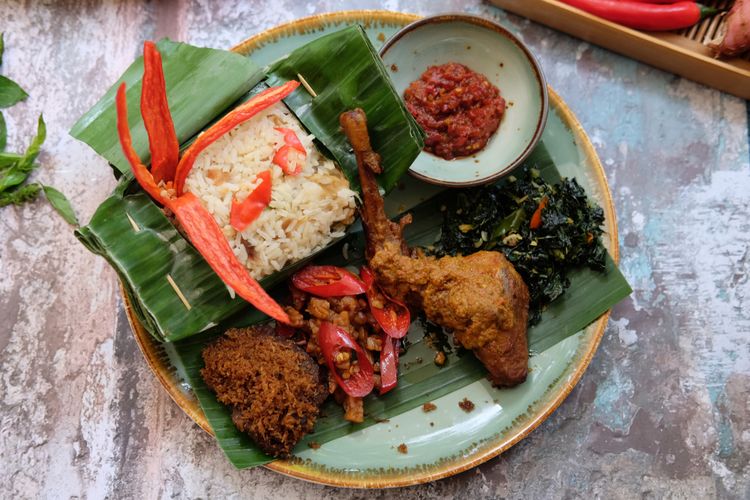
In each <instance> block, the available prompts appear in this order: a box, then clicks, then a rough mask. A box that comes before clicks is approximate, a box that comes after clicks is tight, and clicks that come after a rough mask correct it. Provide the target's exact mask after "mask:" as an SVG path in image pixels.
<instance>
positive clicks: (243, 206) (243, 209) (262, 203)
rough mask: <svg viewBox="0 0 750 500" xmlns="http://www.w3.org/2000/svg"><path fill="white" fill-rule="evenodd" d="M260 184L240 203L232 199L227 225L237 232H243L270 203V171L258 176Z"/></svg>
mask: <svg viewBox="0 0 750 500" xmlns="http://www.w3.org/2000/svg"><path fill="white" fill-rule="evenodd" d="M258 179H260V184H258V186H257V187H256V188H255V189H253V192H252V193H250V194H249V195H247V197H246V198H245V199H244V200H242V201H237V199H236V198H232V208H231V210H230V212H229V224H231V225H232V227H233V228H235V229H236V230H237V231H244V230H245V228H246V227H247V226H249V225H250V224H252V222H253V221H254V220H255V219H257V218H258V217H259V216H260V214H261V213H263V210H265V208H266V207H267V206H268V205H270V203H271V171H270V170H264V171H263V172H261V173H259V174H258Z"/></svg>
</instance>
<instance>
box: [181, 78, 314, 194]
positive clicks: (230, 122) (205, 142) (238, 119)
mask: <svg viewBox="0 0 750 500" xmlns="http://www.w3.org/2000/svg"><path fill="white" fill-rule="evenodd" d="M298 86H299V82H298V81H296V80H290V81H288V82H286V83H285V84H284V85H280V86H278V87H271V88H270V89H267V90H264V91H263V92H261V93H260V94H258V95H256V96H254V97H253V98H251V99H250V100H249V101H247V102H245V103H243V104H240V105H239V106H237V107H236V108H234V109H233V110H232V111H230V112H229V113H227V114H226V115H225V116H224V117H223V118H221V119H220V120H219V121H218V122H216V123H215V124H214V125H212V126H211V127H209V128H208V129H207V130H206V131H205V132H203V133H202V134H201V135H199V136H198V138H197V139H196V140H195V142H193V144H191V145H190V147H189V148H188V149H187V150H186V151H185V153H184V154H183V155H182V158H181V159H180V163H179V164H178V165H177V172H176V174H175V189H176V191H177V195H178V196H179V195H181V194H182V192H183V189H184V187H185V179H187V176H188V174H189V173H190V169H191V168H193V164H194V163H195V159H196V158H197V157H198V155H199V154H200V153H201V151H203V150H204V149H206V148H207V147H208V146H210V145H211V144H212V143H214V142H215V141H216V140H217V139H219V138H220V137H221V136H223V135H224V134H226V133H227V132H229V131H230V130H232V129H233V128H234V127H236V126H237V125H240V124H241V123H244V122H246V121H247V120H249V119H250V118H252V117H253V116H255V115H256V114H258V113H259V112H260V111H262V110H264V109H266V108H268V107H269V106H271V105H273V104H276V103H277V102H279V101H280V100H282V99H283V98H285V97H286V96H288V95H289V94H291V93H292V92H293V91H294V89H296V88H297V87H298Z"/></svg>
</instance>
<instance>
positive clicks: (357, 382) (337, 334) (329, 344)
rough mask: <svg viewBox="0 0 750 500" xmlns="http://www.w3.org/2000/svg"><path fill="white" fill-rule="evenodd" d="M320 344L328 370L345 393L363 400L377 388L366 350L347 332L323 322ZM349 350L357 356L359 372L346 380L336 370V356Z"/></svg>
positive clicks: (320, 330) (321, 324)
mask: <svg viewBox="0 0 750 500" xmlns="http://www.w3.org/2000/svg"><path fill="white" fill-rule="evenodd" d="M318 344H319V345H320V350H321V351H322V352H323V357H324V358H325V360H326V363H327V364H328V369H329V370H330V371H331V373H332V374H333V377H334V378H335V379H336V383H337V384H338V385H339V387H341V388H342V389H343V390H344V392H345V393H347V394H348V395H350V396H352V397H354V398H362V397H365V396H367V395H368V394H370V392H372V389H373V388H374V387H375V379H374V377H373V373H374V371H373V367H372V363H371V362H370V360H369V359H368V357H367V355H366V354H365V351H364V349H362V347H361V346H360V345H359V344H358V343H357V342H355V341H354V339H352V338H351V337H350V336H349V334H348V333H347V331H346V330H344V329H343V328H341V327H340V326H336V325H334V324H333V323H331V322H329V321H323V322H321V323H320V328H319V329H318ZM348 349H351V350H353V351H354V352H355V353H356V354H357V365H358V367H359V370H358V371H355V372H353V373H351V374H350V376H349V378H347V379H344V378H343V377H342V376H341V374H340V373H339V371H338V369H337V368H336V356H337V355H338V354H339V353H343V352H347V350H348Z"/></svg>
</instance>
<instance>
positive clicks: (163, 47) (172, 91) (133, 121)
mask: <svg viewBox="0 0 750 500" xmlns="http://www.w3.org/2000/svg"><path fill="white" fill-rule="evenodd" d="M157 47H158V48H159V52H160V53H161V56H162V64H163V67H164V79H165V81H166V83H167V99H168V101H169V110H170V112H171V114H172V120H173V121H174V124H175V131H176V132H177V139H178V140H179V142H180V144H182V143H184V142H185V141H187V140H188V139H190V138H191V137H193V136H194V135H195V134H197V133H198V132H199V131H200V130H202V129H203V127H205V126H206V125H207V124H208V123H209V122H211V121H212V120H213V119H214V118H216V117H217V116H218V115H219V114H220V113H221V112H222V111H224V110H226V109H227V108H228V107H229V106H230V105H231V104H232V103H234V102H236V101H237V100H238V99H240V98H241V97H242V96H243V95H245V94H246V93H247V92H248V91H249V90H250V89H251V88H253V87H254V86H255V85H256V84H257V83H258V82H259V81H260V80H262V79H263V77H264V74H263V71H261V69H260V68H259V67H258V66H257V65H256V64H255V63H254V62H253V61H252V60H250V59H248V58H247V57H243V56H241V55H239V54H235V53H233V52H228V51H226V50H217V49H208V48H202V47H194V46H192V45H188V44H185V43H177V42H172V41H170V40H168V39H163V40H161V41H159V42H158V43H157ZM217 75H221V78H217ZM142 77H143V57H139V58H138V59H136V60H135V61H134V62H133V64H131V65H130V66H129V67H128V69H127V70H125V73H123V75H122V76H121V77H120V79H119V80H117V82H116V83H115V84H114V85H113V86H112V87H111V88H110V89H109V90H108V91H107V93H106V94H104V96H103V97H102V98H101V99H100V100H99V101H98V102H97V103H96V104H95V105H94V106H93V107H92V108H91V109H90V110H89V111H87V112H86V113H85V114H84V115H83V116H82V117H81V118H80V119H79V120H78V121H77V122H76V123H75V125H73V128H72V129H71V130H70V135H72V136H73V137H75V138H76V139H79V140H81V141H83V142H85V143H86V144H88V145H89V146H91V148H93V149H94V151H96V152H97V153H99V154H100V155H101V156H103V157H104V158H106V159H107V161H109V163H110V164H111V165H113V166H114V167H115V168H116V169H117V170H118V171H119V172H120V173H126V172H129V171H130V165H129V163H128V162H127V160H126V159H125V157H124V156H123V154H122V149H121V148H120V142H119V140H118V137H117V133H116V130H117V128H116V118H117V116H116V112H115V105H114V102H115V94H116V93H117V87H119V86H120V84H121V83H122V82H125V84H126V85H127V96H128V121H129V124H130V133H131V135H132V137H133V147H135V150H136V151H137V152H138V155H139V156H140V157H141V160H143V162H144V164H145V165H148V164H149V161H150V157H151V155H150V153H149V149H148V138H147V136H146V129H145V128H144V125H143V120H142V118H141V111H140V102H141V79H142Z"/></svg>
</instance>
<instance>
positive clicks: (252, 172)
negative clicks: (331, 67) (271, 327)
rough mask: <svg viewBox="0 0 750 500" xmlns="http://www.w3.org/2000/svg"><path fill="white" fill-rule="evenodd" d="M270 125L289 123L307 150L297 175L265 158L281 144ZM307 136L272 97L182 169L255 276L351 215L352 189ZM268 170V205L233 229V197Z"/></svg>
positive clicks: (336, 230) (301, 253) (318, 241)
mask: <svg viewBox="0 0 750 500" xmlns="http://www.w3.org/2000/svg"><path fill="white" fill-rule="evenodd" d="M274 127H285V128H290V129H292V130H294V131H295V132H296V133H297V137H299V139H300V141H301V142H302V145H303V146H304V147H305V150H307V157H306V159H305V165H304V167H303V168H302V172H301V173H299V174H298V175H294V176H292V175H286V174H284V173H283V172H282V170H281V168H280V167H279V166H277V165H274V164H272V163H271V160H272V158H273V156H274V154H275V153H276V151H277V150H278V149H279V148H280V147H282V146H283V145H284V135H283V134H282V133H281V132H278V131H276V130H274ZM313 139H314V137H313V136H312V135H308V134H307V133H306V132H305V131H304V130H303V129H302V127H301V126H300V124H299V122H298V121H297V119H296V118H295V117H294V116H293V115H292V114H291V112H290V111H289V110H288V109H287V108H286V106H284V105H283V104H281V103H280V104H276V105H274V106H272V107H270V108H268V109H266V110H264V111H262V112H261V113H259V114H258V115H256V116H254V117H253V118H252V119H250V120H249V121H247V122H245V123H243V124H242V125H240V126H238V127H236V128H235V129H234V130H232V131H231V132H229V133H228V134H226V135H225V136H224V137H222V138H221V139H219V140H218V141H216V142H215V143H214V144H212V145H211V146H209V147H208V148H206V150H205V151H203V152H202V153H201V154H200V155H199V156H198V158H197V159H196V162H195V165H194V166H193V168H192V170H191V171H190V174H189V175H188V178H187V181H186V183H185V186H186V187H185V189H186V191H190V192H192V193H194V194H195V195H197V196H198V197H199V198H200V199H201V200H202V201H203V203H204V206H205V207H206V208H207V209H208V211H209V212H211V214H212V215H213V216H214V218H215V219H216V222H218V224H219V227H221V228H222V230H223V231H224V235H225V236H226V237H227V240H228V241H229V244H230V246H231V247H232V250H233V251H234V253H235V255H236V256H237V258H239V260H240V262H243V263H244V264H245V265H246V266H247V268H248V269H249V270H250V274H252V276H253V277H254V278H256V279H260V278H262V277H264V276H267V275H269V274H272V273H273V272H275V271H278V270H280V269H282V268H283V267H284V266H285V265H286V264H288V263H292V262H295V261H297V260H299V259H302V258H304V257H306V256H308V255H310V254H311V253H313V252H315V251H316V250H318V249H320V248H323V247H324V246H325V245H326V244H328V243H329V242H330V241H331V240H332V239H334V238H336V237H339V236H342V235H343V233H344V230H345V229H346V226H347V225H348V224H350V223H351V222H352V221H353V220H354V212H355V207H356V204H355V193H354V192H353V191H352V190H350V189H349V182H348V181H347V180H346V178H345V177H344V175H343V174H342V173H341V172H340V171H339V170H338V169H337V168H336V166H335V165H334V163H333V162H332V161H331V160H329V159H327V158H325V157H324V156H323V155H321V154H320V153H319V152H318V150H317V149H316V148H315V145H314V144H313ZM268 169H270V170H271V172H272V175H271V182H272V195H271V204H270V205H269V206H268V207H267V208H266V209H265V210H264V211H263V213H262V214H261V215H260V217H258V218H257V219H256V220H255V221H254V222H253V223H252V224H250V225H249V226H248V227H247V228H245V230H243V231H242V232H237V231H236V230H235V229H234V228H233V227H232V226H231V225H230V223H229V213H230V210H231V207H232V198H233V197H235V196H236V197H237V200H238V201H240V202H241V201H242V200H244V199H245V197H247V195H248V194H249V193H250V192H252V190H253V189H254V188H255V186H256V185H257V184H258V182H257V174H258V173H260V172H262V171H264V170H268Z"/></svg>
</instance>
